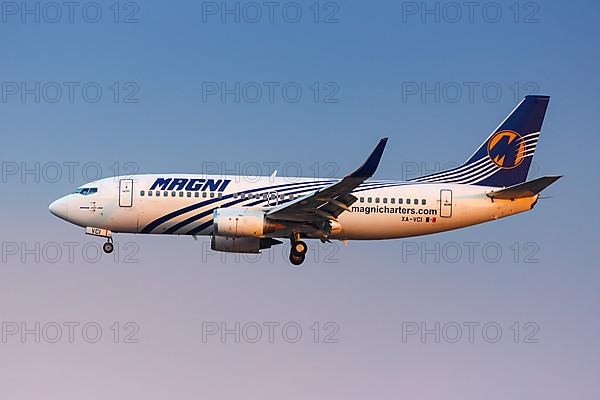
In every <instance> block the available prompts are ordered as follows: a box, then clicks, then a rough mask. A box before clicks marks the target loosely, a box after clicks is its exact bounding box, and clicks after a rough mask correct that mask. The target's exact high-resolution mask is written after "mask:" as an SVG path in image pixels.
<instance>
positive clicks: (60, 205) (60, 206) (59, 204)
mask: <svg viewBox="0 0 600 400" xmlns="http://www.w3.org/2000/svg"><path fill="white" fill-rule="evenodd" d="M48 210H49V211H50V212H51V213H52V214H54V215H56V216H57V217H58V218H62V219H64V220H66V219H67V218H68V217H69V207H68V204H67V200H66V199H64V198H60V199H58V200H55V201H53V202H52V203H51V204H50V206H48Z"/></svg>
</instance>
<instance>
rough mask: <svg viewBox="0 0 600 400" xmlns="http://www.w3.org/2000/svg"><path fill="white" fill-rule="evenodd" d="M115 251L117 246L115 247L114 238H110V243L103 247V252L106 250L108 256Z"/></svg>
mask: <svg viewBox="0 0 600 400" xmlns="http://www.w3.org/2000/svg"><path fill="white" fill-rule="evenodd" d="M114 249H115V246H114V245H113V242H112V238H110V237H109V238H108V241H107V242H106V243H104V244H103V245H102V250H104V252H105V253H106V254H110V253H112V252H113V250H114Z"/></svg>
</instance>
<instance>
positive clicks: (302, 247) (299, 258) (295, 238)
mask: <svg viewBox="0 0 600 400" xmlns="http://www.w3.org/2000/svg"><path fill="white" fill-rule="evenodd" d="M290 241H291V242H292V248H291V249H290V262H291V263H292V264H294V265H300V264H302V263H303V262H304V258H305V257H306V252H307V251H308V246H307V245H306V243H304V242H303V241H302V240H300V233H298V232H294V233H292V236H291V237H290Z"/></svg>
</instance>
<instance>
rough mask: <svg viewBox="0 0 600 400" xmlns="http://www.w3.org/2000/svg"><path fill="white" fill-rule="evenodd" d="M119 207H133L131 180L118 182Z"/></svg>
mask: <svg viewBox="0 0 600 400" xmlns="http://www.w3.org/2000/svg"><path fill="white" fill-rule="evenodd" d="M119 206H120V207H131V206H133V179H121V180H120V181H119Z"/></svg>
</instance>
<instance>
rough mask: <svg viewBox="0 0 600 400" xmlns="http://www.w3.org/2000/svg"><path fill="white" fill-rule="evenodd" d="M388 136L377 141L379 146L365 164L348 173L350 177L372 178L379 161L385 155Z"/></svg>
mask: <svg viewBox="0 0 600 400" xmlns="http://www.w3.org/2000/svg"><path fill="white" fill-rule="evenodd" d="M387 140H388V138H383V139H381V140H380V141H379V143H377V146H376V147H375V149H374V150H373V152H372V153H371V155H370V156H369V158H367V161H365V162H364V164H363V165H361V166H360V167H358V169H357V170H356V171H354V172H353V173H351V174H350V175H348V177H349V178H370V177H371V176H373V174H374V173H375V170H376V169H377V166H378V165H379V161H381V156H382V155H383V150H384V149H385V145H386V143H387Z"/></svg>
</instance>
